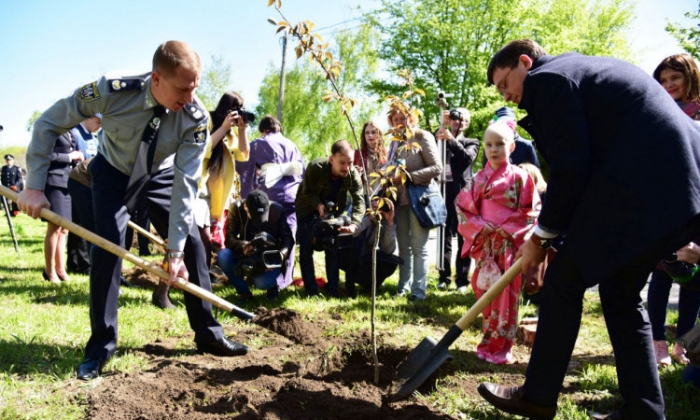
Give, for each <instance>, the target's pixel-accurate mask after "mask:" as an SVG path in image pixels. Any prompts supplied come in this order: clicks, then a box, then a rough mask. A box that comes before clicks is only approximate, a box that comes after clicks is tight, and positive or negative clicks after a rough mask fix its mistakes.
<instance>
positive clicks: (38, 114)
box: [27, 109, 43, 133]
mask: <svg viewBox="0 0 700 420" xmlns="http://www.w3.org/2000/svg"><path fill="white" fill-rule="evenodd" d="M41 114H43V112H41V111H39V110H38V109H37V110H34V112H32V115H31V116H30V117H29V119H28V120H27V131H29V132H30V133H31V132H32V130H33V129H34V123H35V122H36V120H38V119H39V117H41Z"/></svg>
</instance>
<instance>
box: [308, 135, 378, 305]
mask: <svg viewBox="0 0 700 420" xmlns="http://www.w3.org/2000/svg"><path fill="white" fill-rule="evenodd" d="M354 153H355V150H354V149H353V148H352V146H351V145H350V143H349V142H348V141H347V140H338V141H337V142H335V143H333V146H331V156H330V157H329V158H319V159H316V160H313V161H311V162H310V163H309V165H308V166H307V167H306V173H305V175H304V180H303V181H302V182H301V185H300V186H299V191H298V192H297V197H296V202H295V203H296V209H297V219H298V226H297V243H298V244H299V265H300V268H301V277H302V278H303V280H304V289H306V293H307V294H308V295H309V296H316V295H318V284H317V283H316V274H315V272H314V260H313V253H314V247H313V245H314V240H318V239H320V238H314V236H313V231H314V229H313V227H314V226H321V225H320V224H319V223H322V222H323V220H324V219H325V220H328V219H329V218H332V217H333V216H337V215H338V214H334V212H333V209H329V208H327V205H328V203H331V202H332V203H335V206H334V207H335V209H336V213H337V210H338V209H339V210H340V212H342V211H343V210H344V209H346V208H347V207H348V194H349V195H350V197H351V199H352V210H351V217H350V220H349V221H348V222H349V223H348V224H347V225H344V226H337V227H335V228H334V229H335V232H336V233H337V234H352V233H354V232H355V230H356V229H357V227H358V226H359V225H360V222H361V221H362V216H363V215H364V213H365V199H364V197H363V193H362V180H361V179H360V173H359V172H358V171H357V169H356V168H355V167H354V166H353V155H354ZM324 203H325V204H324ZM318 230H319V229H316V231H318ZM324 252H325V254H326V276H327V278H328V284H327V285H326V291H327V293H328V295H329V296H332V297H338V296H339V294H338V282H339V281H340V274H339V266H338V250H337V249H333V247H326V246H324Z"/></svg>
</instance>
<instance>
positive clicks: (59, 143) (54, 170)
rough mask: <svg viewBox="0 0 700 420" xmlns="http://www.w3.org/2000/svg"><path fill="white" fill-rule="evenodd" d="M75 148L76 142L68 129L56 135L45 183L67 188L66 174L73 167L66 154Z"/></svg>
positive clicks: (76, 146)
mask: <svg viewBox="0 0 700 420" xmlns="http://www.w3.org/2000/svg"><path fill="white" fill-rule="evenodd" d="M77 149H78V144H77V143H76V141H75V140H74V139H73V136H72V135H71V134H70V131H68V132H66V133H63V134H61V135H60V136H58V138H57V139H56V144H55V145H54V147H53V152H52V153H51V163H50V164H49V174H48V176H47V177H46V185H53V186H55V187H63V188H68V175H69V174H70V171H71V168H72V167H73V165H72V162H71V159H70V157H68V154H69V153H70V152H72V151H74V150H77Z"/></svg>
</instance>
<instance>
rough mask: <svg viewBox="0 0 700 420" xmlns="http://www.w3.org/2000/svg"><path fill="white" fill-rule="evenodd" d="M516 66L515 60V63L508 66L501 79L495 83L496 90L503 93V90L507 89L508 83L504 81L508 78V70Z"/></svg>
mask: <svg viewBox="0 0 700 420" xmlns="http://www.w3.org/2000/svg"><path fill="white" fill-rule="evenodd" d="M516 67H518V62H517V61H516V62H515V64H513V65H512V66H510V68H509V69H508V71H507V72H506V74H505V75H503V78H502V79H501V81H500V82H498V83H496V90H498V91H499V92H500V93H501V94H505V90H506V89H508V83H507V82H506V79H507V78H508V75H509V74H510V72H511V71H512V70H513V69H514V68H516Z"/></svg>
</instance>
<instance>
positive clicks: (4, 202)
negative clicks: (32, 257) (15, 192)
mask: <svg viewBox="0 0 700 420" xmlns="http://www.w3.org/2000/svg"><path fill="white" fill-rule="evenodd" d="M2 205H3V206H4V207H5V216H7V225H8V226H9V227H10V234H11V235H12V242H14V243H15V251H17V255H19V256H20V257H21V256H22V254H20V252H19V244H18V243H17V237H16V236H15V227H14V226H13V225H12V218H11V217H10V206H9V204H8V202H7V198H5V196H4V195H3V196H2Z"/></svg>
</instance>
